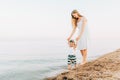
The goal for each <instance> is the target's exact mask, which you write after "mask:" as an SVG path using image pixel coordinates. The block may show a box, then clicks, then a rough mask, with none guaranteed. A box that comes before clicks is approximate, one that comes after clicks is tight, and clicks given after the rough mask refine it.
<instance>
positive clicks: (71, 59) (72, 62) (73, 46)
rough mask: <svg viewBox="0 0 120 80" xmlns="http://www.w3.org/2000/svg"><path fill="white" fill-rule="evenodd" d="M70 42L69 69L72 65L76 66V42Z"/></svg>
mask: <svg viewBox="0 0 120 80" xmlns="http://www.w3.org/2000/svg"><path fill="white" fill-rule="evenodd" d="M68 44H69V49H68V69H69V70H71V69H72V66H73V67H74V68H76V44H75V41H74V40H70V41H69V42H68Z"/></svg>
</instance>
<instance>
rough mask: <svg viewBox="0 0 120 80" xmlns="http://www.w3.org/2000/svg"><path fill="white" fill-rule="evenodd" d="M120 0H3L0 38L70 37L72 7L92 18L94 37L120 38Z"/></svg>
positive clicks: (89, 19)
mask: <svg viewBox="0 0 120 80" xmlns="http://www.w3.org/2000/svg"><path fill="white" fill-rule="evenodd" d="M119 3H120V0H0V40H9V39H11V40H17V39H18V40H25V39H28V40H31V39H34V40H39V39H44V38H48V39H50V38H61V39H66V38H67V37H68V36H69V34H70V32H71V30H72V26H71V15H70V14H71V11H72V10H73V9H77V10H78V11H79V12H80V13H81V14H82V15H83V16H85V17H86V18H87V19H88V27H89V31H90V36H91V38H93V39H103V38H104V39H118V38H119V39H120V36H119V34H120V31H119V30H120V24H119V20H120V15H119V14H120V9H119V7H120V5H119Z"/></svg>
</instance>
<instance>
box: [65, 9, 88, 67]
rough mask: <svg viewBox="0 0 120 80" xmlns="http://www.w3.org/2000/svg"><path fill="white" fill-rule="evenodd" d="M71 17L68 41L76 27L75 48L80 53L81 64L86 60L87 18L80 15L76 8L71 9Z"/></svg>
mask: <svg viewBox="0 0 120 80" xmlns="http://www.w3.org/2000/svg"><path fill="white" fill-rule="evenodd" d="M71 17H72V26H73V29H72V32H71V34H70V36H69V37H68V39H67V40H68V41H70V39H71V38H72V36H73V35H74V33H75V31H76V28H78V30H79V31H78V36H77V37H76V43H77V49H78V50H79V51H80V53H81V54H82V62H81V65H83V64H85V63H86V62H87V59H86V58H87V48H88V36H87V32H88V31H87V30H88V29H87V19H86V18H85V17H84V16H82V15H81V14H80V13H79V12H78V11H77V10H73V11H72V13H71Z"/></svg>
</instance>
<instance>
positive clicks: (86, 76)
mask: <svg viewBox="0 0 120 80" xmlns="http://www.w3.org/2000/svg"><path fill="white" fill-rule="evenodd" d="M45 80H120V49H118V50H116V51H114V52H110V53H108V54H106V55H103V56H101V57H100V58H98V59H96V60H93V61H90V62H87V63H86V64H84V65H82V66H78V68H76V69H74V70H71V71H66V72H63V73H60V74H59V75H56V76H55V77H51V78H46V79H45Z"/></svg>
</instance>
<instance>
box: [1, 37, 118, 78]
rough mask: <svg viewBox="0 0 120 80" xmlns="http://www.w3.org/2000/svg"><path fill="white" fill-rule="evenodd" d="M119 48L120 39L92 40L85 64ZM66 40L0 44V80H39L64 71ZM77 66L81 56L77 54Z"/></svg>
mask: <svg viewBox="0 0 120 80" xmlns="http://www.w3.org/2000/svg"><path fill="white" fill-rule="evenodd" d="M119 48H120V39H104V40H103V39H93V40H92V41H91V43H90V46H89V49H88V58H87V59H88V61H90V60H94V59H96V58H98V57H100V56H102V55H104V54H106V53H109V52H112V51H115V50H116V49H119ZM67 49H68V44H67V41H66V39H52V38H49V39H38V40H1V41H0V80H43V79H44V78H47V77H51V76H55V75H57V74H59V73H60V72H63V71H65V70H67V53H66V50H67ZM76 55H77V63H81V60H82V56H81V53H80V51H77V53H76Z"/></svg>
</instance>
